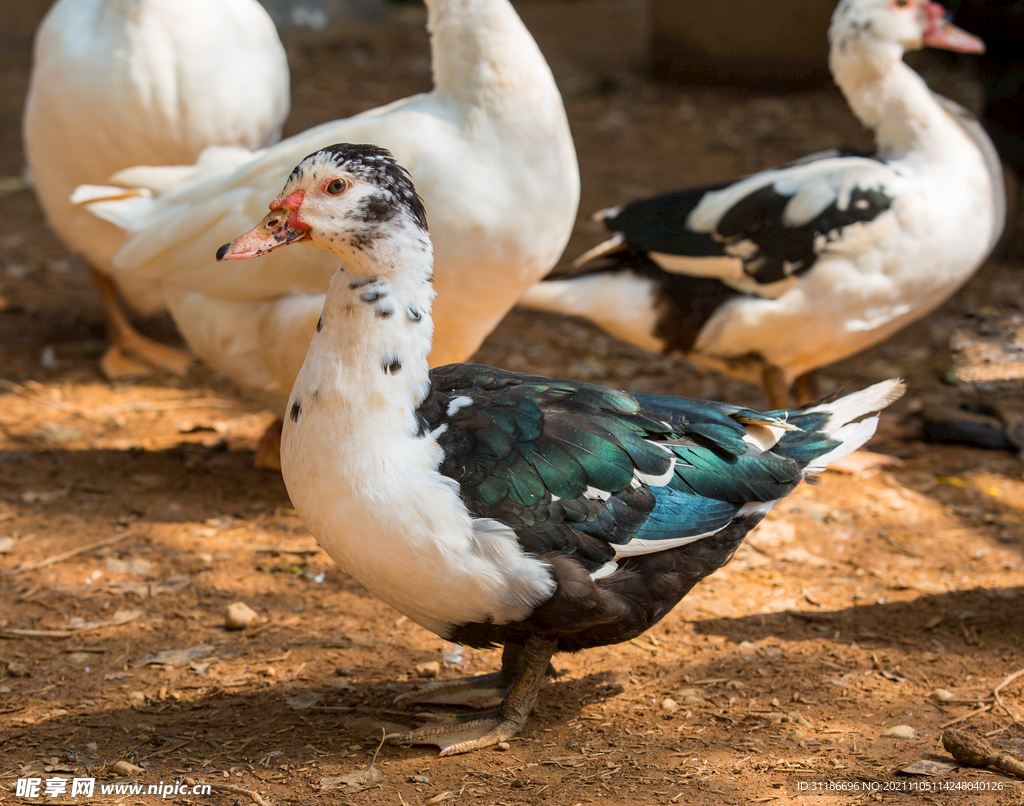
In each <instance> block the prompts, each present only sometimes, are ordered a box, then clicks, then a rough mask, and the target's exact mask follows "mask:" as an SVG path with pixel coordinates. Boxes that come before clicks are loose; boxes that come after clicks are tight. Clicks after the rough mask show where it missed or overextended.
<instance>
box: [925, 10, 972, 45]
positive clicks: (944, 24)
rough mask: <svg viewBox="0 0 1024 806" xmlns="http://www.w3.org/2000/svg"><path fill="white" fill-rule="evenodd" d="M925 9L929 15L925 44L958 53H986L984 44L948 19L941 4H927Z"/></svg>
mask: <svg viewBox="0 0 1024 806" xmlns="http://www.w3.org/2000/svg"><path fill="white" fill-rule="evenodd" d="M924 8H925V11H926V12H927V14H928V27H927V28H926V29H925V31H924V36H923V37H922V38H921V41H922V43H923V44H925V45H927V46H928V47H932V48H940V49H941V50H952V51H956V52H957V53H984V52H985V43H984V42H982V41H981V40H980V39H979V38H978V37H976V36H975V35H974V34H969V33H967V31H965V30H963V29H962V28H957V27H956V26H955V25H953V23H951V22H950V21H949V20H947V19H946V9H944V8H943V7H942V5H941V4H940V3H932V2H926V3H925V5H924Z"/></svg>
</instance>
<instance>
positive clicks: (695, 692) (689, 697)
mask: <svg viewBox="0 0 1024 806" xmlns="http://www.w3.org/2000/svg"><path fill="white" fill-rule="evenodd" d="M679 696H680V697H681V698H682V700H683V702H704V700H705V697H704V692H703V691H702V690H701V689H699V688H681V689H679Z"/></svg>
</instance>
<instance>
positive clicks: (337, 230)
mask: <svg viewBox="0 0 1024 806" xmlns="http://www.w3.org/2000/svg"><path fill="white" fill-rule="evenodd" d="M410 229H412V230H418V231H421V232H422V233H425V232H426V229H427V217H426V213H425V212H424V209H423V202H422V201H421V199H420V197H419V195H418V194H417V193H416V189H415V187H414V186H413V183H412V179H411V177H410V176H409V172H408V171H406V169H405V168H403V167H402V166H401V165H399V164H398V163H397V162H395V159H394V157H392V156H391V153H390V152H389V151H388V150H387V149H384V148H380V147H379V146H374V145H352V144H350V143H341V144H338V145H333V146H328V147H327V148H322V149H320V150H319V151H317V152H315V153H313V154H310V155H309V156H308V157H306V158H305V159H304V160H303V161H302V162H300V163H299V164H298V165H297V166H296V168H295V170H294V171H292V173H291V176H289V177H288V181H287V182H285V186H284V190H282V191H281V194H280V195H279V196H278V197H277V198H276V199H274V201H272V202H271V203H270V213H268V214H267V216H266V217H265V218H264V219H263V220H262V221H260V223H259V224H257V225H256V226H255V227H253V228H252V229H251V230H249V231H248V232H246V233H245V234H243V235H239V236H238V237H237V238H235V240H233V241H232V242H231V243H226V244H224V245H223V246H222V247H221V248H220V249H218V250H217V260H244V259H246V258H251V257H259V256H260V255H265V254H267V253H268V252H272V251H273V250H275V249H280V248H281V247H282V246H288V245H289V244H293V243H299V242H307V243H309V244H311V245H312V246H316V247H319V248H320V249H325V250H327V251H329V252H333V253H334V254H336V255H338V256H339V257H341V258H342V259H343V260H345V261H346V262H348V260H350V259H351V258H352V257H353V255H354V254H358V255H365V253H367V252H369V253H373V252H374V251H375V250H376V249H377V247H378V246H379V245H380V244H382V243H387V242H389V241H390V240H391V239H392V238H393V237H396V236H399V235H401V234H408V231H409V230H410ZM423 240H426V239H425V238H424V239H423ZM378 258H379V256H378Z"/></svg>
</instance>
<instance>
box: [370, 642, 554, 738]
mask: <svg viewBox="0 0 1024 806" xmlns="http://www.w3.org/2000/svg"><path fill="white" fill-rule="evenodd" d="M557 647H558V641H557V640H556V639H552V638H544V637H537V636H530V637H528V638H527V640H526V645H525V646H524V647H506V649H505V653H504V654H503V655H502V669H501V671H500V672H498V673H497V674H495V675H483V676H482V677H476V678H469V679H468V680H466V681H453V682H455V683H459V682H464V683H468V684H470V685H471V686H473V685H476V684H478V683H479V681H481V680H486V682H485V683H484V686H488V687H492V688H493V687H494V686H495V684H497V685H499V686H500V685H501V683H502V682H503V680H505V679H506V678H505V677H504V676H506V675H508V676H511V680H510V684H509V685H508V686H507V690H506V692H505V695H504V698H503V699H502V701H501V705H500V706H499V707H498V710H497V711H496V712H491V713H488V714H486V715H484V716H476V717H474V718H470V719H467V720H462V719H460V718H456V719H455V720H454V721H445V722H444V723H441V724H437V723H435V724H433V725H428V726H424V727H422V728H417V729H416V730H411V731H408V732H406V733H392V734H390V735H389V736H387V737H386V738H387V741H388V742H390V743H391V744H432V745H435V746H436V747H439V748H440V749H441V755H442V756H454V755H456V754H458V753H469V752H471V751H473V750H480V749H482V748H485V747H491V746H493V745H496V744H498V743H499V742H503V741H505V740H506V739H510V738H512V737H513V736H515V735H516V734H517V733H519V731H520V730H522V728H523V725H525V724H526V719H527V717H529V715H530V711H531V710H533V706H534V704H535V703H536V702H537V695H538V694H539V692H540V687H541V683H543V681H544V675H545V674H546V673H547V670H548V664H549V662H550V660H551V656H552V655H554V653H555V649H556V648H557ZM443 687H444V684H437V685H436V687H435V686H431V687H428V689H424V690H422V691H419V692H412V693H411V697H410V695H405V697H406V699H404V701H405V702H409V701H415V702H435V700H433V699H420V698H419V697H418V696H417V695H420V694H426V696H427V697H432V695H433V694H434V693H437V694H439V695H440V696H442V697H443V696H446V694H448V693H454V692H451V691H450V690H448V691H445V692H442V691H439V689H441V688H443ZM474 690H476V691H479V689H474ZM399 699H402V698H399Z"/></svg>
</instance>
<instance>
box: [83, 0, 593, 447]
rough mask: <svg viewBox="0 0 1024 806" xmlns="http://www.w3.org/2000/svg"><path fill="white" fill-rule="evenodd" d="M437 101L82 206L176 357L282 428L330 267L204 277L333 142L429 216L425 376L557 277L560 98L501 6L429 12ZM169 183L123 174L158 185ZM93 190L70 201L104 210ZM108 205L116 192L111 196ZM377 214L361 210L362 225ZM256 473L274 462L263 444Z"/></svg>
mask: <svg viewBox="0 0 1024 806" xmlns="http://www.w3.org/2000/svg"><path fill="white" fill-rule="evenodd" d="M427 8H428V14H429V17H428V27H429V29H430V32H431V50H432V53H433V72H434V89H433V91H431V92H429V93H427V94H425V95H419V96H415V97H412V98H407V99H405V100H402V101H398V102H395V103H392V104H389V105H388V106H384V107H381V108H379V109H374V110H372V111H369V112H364V113H362V114H360V115H357V116H356V117H353V118H349V119H347V120H339V121H334V122H332V123H325V124H323V125H320V126H317V127H316V128H313V129H310V130H309V131H307V132H304V133H302V134H299V135H296V136H294V137H291V138H289V139H287V140H284V141H282V142H281V143H278V144H277V145H275V146H274V147H272V148H270V149H267V150H266V151H265V152H263V153H262V154H259V155H257V156H256V157H254V158H253V159H252V160H251V161H249V162H246V163H245V164H243V165H241V166H237V165H233V166H231V167H229V168H227V169H225V170H221V171H220V172H219V173H218V172H216V171H198V172H196V175H193V176H191V178H188V179H186V180H185V181H183V182H182V183H181V184H179V185H178V186H177V187H176V188H174V189H173V190H171V191H170V192H166V193H164V194H163V195H161V196H158V197H156V198H145V197H139V198H135V199H128V200H124V201H113V202H106V201H101V202H99V203H94V204H91V205H90V209H92V210H93V211H94V212H96V213H97V214H98V215H100V216H103V217H105V218H107V219H109V220H111V221H113V222H115V223H118V224H120V225H121V226H123V227H124V229H125V230H126V231H127V233H128V238H127V242H126V244H125V246H124V248H123V249H122V250H121V251H120V252H119V253H118V254H117V256H116V258H115V260H114V263H115V265H116V266H117V268H118V270H119V271H121V272H126V273H134V274H136V275H137V276H139V277H144V278H146V279H151V280H157V281H159V283H160V284H161V288H162V291H163V294H164V296H165V298H166V299H167V302H168V305H169V307H170V310H171V313H172V315H173V316H174V319H175V321H176V322H177V325H178V328H179V330H180V331H181V333H182V335H183V336H184V337H185V339H186V341H187V342H188V344H189V346H190V347H191V348H192V349H193V350H194V351H195V352H196V353H197V354H198V355H199V356H200V357H201V358H203V359H204V360H205V361H207V362H208V363H209V364H210V365H211V366H213V367H214V368H215V369H217V370H219V371H220V372H223V373H224V374H226V375H228V376H229V377H230V378H232V379H233V380H234V381H235V382H236V383H238V384H239V385H240V386H242V387H244V388H245V389H247V390H249V391H250V392H252V393H255V394H256V395H257V396H259V397H261V398H262V399H263V400H264V401H265V402H267V403H268V404H269V405H270V406H271V407H272V408H273V409H274V410H275V411H276V412H277V413H278V414H279V415H280V414H283V412H284V406H285V403H286V401H287V398H288V394H289V392H290V391H291V387H292V383H293V381H294V380H295V376H296V375H297V374H298V371H299V367H300V366H301V365H302V360H303V358H304V357H305V354H306V348H307V347H308V346H309V340H310V338H311V336H312V334H313V330H314V327H315V325H316V322H317V319H318V317H319V316H320V310H321V309H322V308H323V303H324V293H325V292H326V290H327V285H328V282H329V281H330V278H331V275H332V274H333V273H334V272H335V270H336V269H337V259H336V258H334V257H332V256H331V255H329V254H327V253H324V252H322V251H320V250H316V249H308V250H300V252H299V254H298V255H293V256H289V257H288V258H282V257H281V256H280V255H277V254H271V255H267V256H266V257H263V258H261V259H260V260H259V262H258V263H257V265H256V267H255V268H256V271H250V270H248V267H245V268H236V267H232V268H229V269H228V270H226V271H225V270H223V269H221V268H214V265H213V264H214V254H215V253H216V251H217V248H218V247H219V246H221V245H222V244H223V243H224V242H225V241H228V240H230V239H231V238H232V237H233V236H234V235H236V234H237V233H238V232H239V231H241V230H244V229H246V228H248V227H251V226H252V225H253V224H254V223H255V222H256V221H258V220H259V219H260V218H261V216H262V214H263V213H264V212H265V210H266V199H268V198H272V197H273V196H274V194H275V193H276V192H277V190H278V189H279V188H280V187H281V185H282V184H283V182H284V181H285V179H286V178H287V177H288V175H289V173H290V172H291V170H292V168H293V167H294V166H295V165H296V164H298V162H299V161H300V160H301V159H302V158H303V157H304V156H306V155H307V154H309V153H310V152H312V151H315V150H317V149H318V148H321V147H323V146H326V145H329V144H331V143H336V142H339V141H348V142H356V143H358V142H373V143H379V144H381V145H383V146H385V147H386V148H388V149H390V150H391V151H392V152H394V153H395V155H396V156H397V158H398V159H400V160H401V162H402V163H403V164H404V165H406V166H407V167H408V168H409V170H410V171H411V172H412V175H413V177H414V178H415V180H416V184H417V187H418V188H419V189H420V191H421V192H422V194H423V197H424V199H425V200H426V201H427V203H428V204H429V205H430V209H431V210H432V211H433V214H432V218H431V221H430V226H431V233H432V235H433V238H434V245H435V250H436V255H437V271H436V276H435V281H436V284H437V286H436V287H437V305H436V306H435V315H436V319H437V330H436V333H435V338H434V351H433V353H432V354H431V363H432V364H433V365H438V364H446V363H450V362H453V361H463V360H465V359H467V358H468V357H469V356H470V355H472V354H473V353H474V352H475V351H476V349H477V348H478V347H479V346H480V344H481V342H482V341H483V340H484V338H485V337H486V336H487V334H488V333H490V332H491V330H492V329H493V328H494V327H495V325H497V323H498V322H499V321H500V320H501V318H502V317H503V316H504V315H505V314H506V313H507V312H508V310H509V309H510V308H511V307H512V305H514V304H515V302H516V300H517V299H518V298H519V296H520V295H521V294H522V293H523V291H525V290H526V289H527V288H529V287H530V286H531V285H532V284H533V283H535V282H536V281H537V280H539V279H540V278H541V277H543V276H544V275H545V274H546V273H547V272H548V271H550V269H551V267H552V266H554V264H555V262H556V261H557V260H558V258H559V256H560V255H561V253H562V250H563V249H564V248H565V244H566V242H567V241H568V238H569V235H570V233H571V231H572V227H573V223H574V222H575V218H576V210H577V206H578V204H579V190H580V188H579V169H578V167H577V164H576V152H575V149H574V147H573V143H572V137H571V135H570V132H569V124H568V121H567V119H566V115H565V109H564V107H563V105H562V100H561V96H560V95H559V92H558V88H557V87H556V86H555V82H554V79H553V77H552V75H551V71H550V69H549V68H548V66H547V63H546V62H545V61H544V58H543V56H542V55H541V53H540V50H539V49H538V48H537V45H536V43H535V42H534V40H533V37H531V36H530V33H529V31H527V30H526V27H525V26H524V25H523V23H522V22H521V21H520V19H519V17H518V16H517V15H516V13H515V11H514V10H513V9H512V6H511V5H510V4H509V2H508V0H427ZM167 173H168V172H167V171H152V172H149V173H148V176H147V172H146V171H143V170H133V171H131V172H130V174H129V175H128V176H126V177H124V178H125V179H126V180H127V181H130V182H132V183H137V182H139V181H140V179H142V180H145V182H144V183H147V184H153V185H156V184H159V183H161V182H162V181H163V177H164V176H166V175H167ZM104 193H105V191H104V189H102V188H101V189H83V191H82V194H81V195H82V196H83V197H88V198H93V199H95V198H98V197H99V198H101V197H102V196H103V195H104ZM112 194H113V195H116V194H117V191H116V190H114V191H112ZM376 214H377V212H376V211H374V210H372V209H367V211H366V215H367V217H368V219H372V218H373V216H374V215H376ZM267 436H268V439H267V440H265V441H264V443H263V445H262V446H261V456H258V457H257V461H258V462H260V461H261V460H262V461H263V462H265V463H266V464H268V465H272V464H273V463H274V461H275V457H274V455H273V436H274V435H273V432H271V431H268V434H267Z"/></svg>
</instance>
